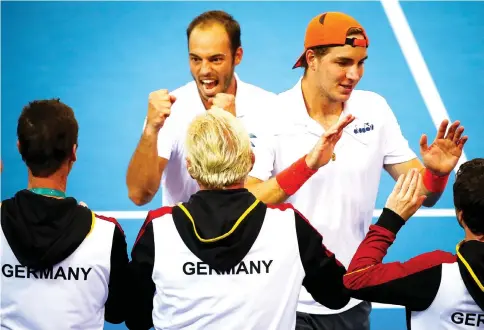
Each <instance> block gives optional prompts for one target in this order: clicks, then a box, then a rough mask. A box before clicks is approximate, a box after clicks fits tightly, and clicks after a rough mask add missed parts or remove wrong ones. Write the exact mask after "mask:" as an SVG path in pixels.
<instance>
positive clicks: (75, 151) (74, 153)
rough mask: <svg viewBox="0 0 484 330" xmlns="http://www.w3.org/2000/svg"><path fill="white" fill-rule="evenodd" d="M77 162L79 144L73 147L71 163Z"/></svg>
mask: <svg viewBox="0 0 484 330" xmlns="http://www.w3.org/2000/svg"><path fill="white" fill-rule="evenodd" d="M76 160H77V144H74V145H73V146H72V155H71V161H72V162H75V161H76Z"/></svg>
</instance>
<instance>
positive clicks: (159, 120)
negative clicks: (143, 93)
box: [146, 89, 176, 133]
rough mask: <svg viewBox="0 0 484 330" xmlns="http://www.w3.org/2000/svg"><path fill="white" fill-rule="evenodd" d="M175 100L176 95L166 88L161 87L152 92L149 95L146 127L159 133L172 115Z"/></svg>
mask: <svg viewBox="0 0 484 330" xmlns="http://www.w3.org/2000/svg"><path fill="white" fill-rule="evenodd" d="M175 101H176V97H175V96H173V95H170V94H169V93H168V90H166V89H160V90H157V91H155V92H152V93H150V95H149V97H148V116H147V119H146V128H147V129H149V130H151V131H152V132H154V133H158V132H159V131H160V129H161V128H162V127H163V125H164V124H165V120H166V118H168V117H169V116H170V114H171V106H172V105H173V103H175Z"/></svg>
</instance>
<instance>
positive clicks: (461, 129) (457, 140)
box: [452, 126, 464, 144]
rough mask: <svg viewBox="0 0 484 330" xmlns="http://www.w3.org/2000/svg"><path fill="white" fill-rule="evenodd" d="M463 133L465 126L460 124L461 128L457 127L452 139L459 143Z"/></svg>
mask: <svg viewBox="0 0 484 330" xmlns="http://www.w3.org/2000/svg"><path fill="white" fill-rule="evenodd" d="M462 133H464V126H460V127H459V128H457V130H456V131H455V135H454V138H453V139H452V141H453V142H454V143H455V144H457V143H458V142H459V140H460V138H461V136H462Z"/></svg>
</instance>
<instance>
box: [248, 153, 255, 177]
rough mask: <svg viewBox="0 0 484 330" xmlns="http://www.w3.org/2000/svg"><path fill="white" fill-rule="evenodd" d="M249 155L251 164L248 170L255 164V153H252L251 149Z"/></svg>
mask: <svg viewBox="0 0 484 330" xmlns="http://www.w3.org/2000/svg"><path fill="white" fill-rule="evenodd" d="M250 157H251V162H252V165H251V166H250V171H252V169H253V168H254V164H255V154H254V152H253V151H251V152H250ZM250 171H249V172H250Z"/></svg>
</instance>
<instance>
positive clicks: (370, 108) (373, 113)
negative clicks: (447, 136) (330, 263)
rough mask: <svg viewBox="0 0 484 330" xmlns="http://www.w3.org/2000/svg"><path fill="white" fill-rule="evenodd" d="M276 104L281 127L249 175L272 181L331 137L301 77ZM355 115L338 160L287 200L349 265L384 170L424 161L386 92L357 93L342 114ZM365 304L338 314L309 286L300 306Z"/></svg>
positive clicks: (320, 310) (306, 309)
mask: <svg viewBox="0 0 484 330" xmlns="http://www.w3.org/2000/svg"><path fill="white" fill-rule="evenodd" d="M276 109H277V115H274V116H273V122H272V125H271V126H272V127H275V128H276V130H273V131H272V133H271V135H272V137H271V138H265V139H259V141H258V143H257V144H256V146H255V148H254V153H255V159H256V161H255V164H254V168H253V169H252V171H251V173H250V174H249V176H251V177H255V178H258V179H260V180H264V181H265V180H267V179H269V178H271V177H274V176H276V175H277V174H278V173H280V172H281V171H283V170H284V169H286V168H287V167H289V166H290V165H291V164H292V163H293V162H295V161H296V160H297V159H300V158H301V157H302V156H304V155H305V154H307V153H308V152H309V151H310V150H311V149H312V148H313V146H314V145H315V144H316V142H317V141H318V140H319V139H320V137H321V136H322V135H323V134H324V128H323V127H322V126H321V125H320V124H318V123H317V122H316V121H314V120H313V119H311V117H309V115H308V113H307V109H306V105H305V102H304V98H303V94H302V89H301V79H300V80H299V81H298V82H297V83H296V85H295V86H294V87H293V88H292V89H289V90H288V91H285V92H283V93H281V94H279V95H278V101H277V107H276ZM347 114H353V115H354V116H355V117H356V119H355V120H354V121H353V123H352V124H350V125H349V126H348V127H346V128H345V129H344V132H343V135H342V137H341V139H340V140H339V142H338V143H337V144H336V147H335V150H334V153H335V160H334V161H330V162H329V163H328V164H327V165H325V166H323V167H322V168H320V169H319V170H318V171H317V172H316V173H315V174H314V175H313V176H312V177H311V178H310V179H309V180H308V181H307V182H306V183H305V184H304V185H303V186H302V187H301V188H300V189H299V190H298V191H297V192H296V193H295V194H294V195H292V196H290V197H289V199H288V200H287V202H288V203H291V204H293V205H294V207H295V208H296V209H298V210H300V211H301V213H302V214H303V215H304V216H306V217H308V219H310V221H311V224H312V225H313V226H314V228H316V229H317V230H318V232H319V233H321V234H322V235H323V236H324V243H325V245H326V246H327V247H328V249H330V250H331V251H333V252H334V253H335V255H336V256H337V258H338V260H340V261H341V262H342V264H343V265H345V266H346V267H347V266H348V265H349V263H350V261H351V258H352V257H353V255H354V253H355V251H356V249H357V248H358V246H359V244H360V243H361V241H362V240H363V239H364V237H365V234H366V232H367V231H368V227H369V226H370V224H371V221H372V216H373V210H374V207H375V202H376V197H377V192H378V187H379V184H380V177H381V172H382V167H383V166H384V165H388V164H396V163H402V162H406V161H409V160H411V159H413V158H416V155H415V153H414V152H413V151H412V150H411V149H410V148H409V145H408V142H407V140H406V139H405V138H404V137H403V136H402V133H401V130H400V127H399V125H398V123H397V120H396V118H395V116H394V114H393V112H392V110H391V109H390V107H389V105H388V104H387V102H386V101H385V99H384V98H383V97H381V96H380V95H378V94H376V93H373V92H369V91H362V90H355V91H353V92H352V94H351V96H350V98H349V99H348V101H347V102H346V103H345V105H344V110H343V112H342V114H341V117H343V116H345V115H347ZM266 137H267V136H266ZM359 303H361V301H360V300H357V299H351V301H350V302H349V303H348V304H347V305H346V306H345V307H344V308H342V309H340V310H338V311H334V310H330V309H328V308H325V307H324V306H322V305H321V304H319V303H317V302H316V301H315V300H314V299H312V297H311V295H310V294H309V293H308V292H307V291H305V290H304V289H303V290H302V291H301V295H300V299H299V304H298V311H299V312H303V313H308V314H336V313H342V312H345V311H347V310H349V309H351V308H352V307H354V306H356V305H357V304H359ZM368 308H369V307H368Z"/></svg>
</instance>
